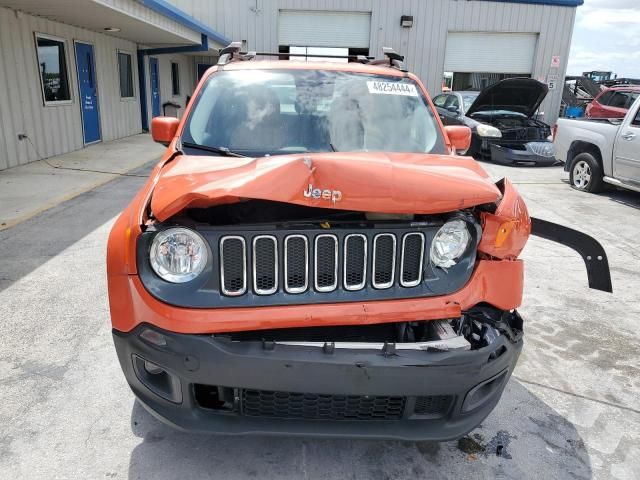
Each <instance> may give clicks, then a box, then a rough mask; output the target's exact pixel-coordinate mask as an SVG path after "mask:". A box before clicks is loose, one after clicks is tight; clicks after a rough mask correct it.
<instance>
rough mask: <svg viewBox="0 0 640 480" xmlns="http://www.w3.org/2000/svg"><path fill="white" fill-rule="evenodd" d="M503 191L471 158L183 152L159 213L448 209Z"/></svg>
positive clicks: (159, 193) (163, 180) (163, 176)
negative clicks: (230, 208) (253, 206)
mask: <svg viewBox="0 0 640 480" xmlns="http://www.w3.org/2000/svg"><path fill="white" fill-rule="evenodd" d="M500 198H501V192H500V190H499V189H498V188H497V187H496V185H494V184H493V182H492V181H491V180H490V178H489V176H488V175H487V173H486V172H485V171H484V170H483V169H482V167H481V166H480V165H479V164H478V163H476V162H475V161H474V160H473V159H472V158H466V157H454V156H449V155H431V154H414V153H385V152H362V153H360V152H357V153H353V152H349V153H346V152H335V153H312V154H304V155H301V154H296V155H278V156H270V157H262V158H236V157H214V156H187V155H185V156H179V157H177V158H175V159H174V160H173V161H172V162H170V163H169V164H167V165H165V166H164V167H163V169H162V171H161V172H160V176H159V178H158V181H157V183H156V186H155V188H154V191H153V196H152V199H151V211H152V212H153V215H154V216H155V218H156V219H158V220H159V221H165V220H167V219H169V218H171V217H172V216H174V215H176V214H177V213H179V212H181V211H183V210H185V209H187V208H204V207H210V206H214V205H222V204H229V203H235V202H239V201H242V200H245V199H255V200H271V201H277V202H285V203H292V204H297V205H303V206H309V207H323V208H334V209H339V210H353V211H363V212H377V213H413V214H432V213H445V212H451V211H455V210H459V209H463V208H469V207H473V206H476V205H482V204H487V203H495V202H497V201H498V200H499V199H500Z"/></svg>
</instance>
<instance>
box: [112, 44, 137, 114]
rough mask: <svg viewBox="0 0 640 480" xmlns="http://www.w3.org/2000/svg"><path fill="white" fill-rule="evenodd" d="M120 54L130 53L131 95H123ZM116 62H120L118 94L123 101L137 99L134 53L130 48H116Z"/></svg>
mask: <svg viewBox="0 0 640 480" xmlns="http://www.w3.org/2000/svg"><path fill="white" fill-rule="evenodd" d="M120 54H123V55H129V58H130V59H131V96H130V97H123V96H122V85H121V84H120V80H121V75H120ZM116 63H117V64H118V95H119V96H120V101H121V102H135V101H136V98H137V96H136V82H135V78H134V76H133V53H132V52H129V51H128V50H121V49H119V48H118V49H116Z"/></svg>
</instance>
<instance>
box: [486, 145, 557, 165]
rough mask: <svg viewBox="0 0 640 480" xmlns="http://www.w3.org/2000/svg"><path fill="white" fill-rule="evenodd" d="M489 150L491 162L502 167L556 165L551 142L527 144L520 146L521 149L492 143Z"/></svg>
mask: <svg viewBox="0 0 640 480" xmlns="http://www.w3.org/2000/svg"><path fill="white" fill-rule="evenodd" d="M489 148H490V152H491V160H492V161H493V162H495V163H500V164H503V165H529V166H551V165H556V164H557V163H558V160H557V159H556V157H555V156H554V151H553V144H552V143H551V142H529V143H525V144H524V145H522V149H520V148H509V147H506V146H502V145H497V144H495V143H492V144H489Z"/></svg>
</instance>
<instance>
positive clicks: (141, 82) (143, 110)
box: [138, 33, 209, 132]
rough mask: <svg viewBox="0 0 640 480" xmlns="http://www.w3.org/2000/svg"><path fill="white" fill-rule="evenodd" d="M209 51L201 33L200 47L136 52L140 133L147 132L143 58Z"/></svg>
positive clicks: (185, 46)
mask: <svg viewBox="0 0 640 480" xmlns="http://www.w3.org/2000/svg"><path fill="white" fill-rule="evenodd" d="M208 50H209V38H208V37H207V35H205V34H204V33H202V34H201V35H200V45H184V46H180V47H164V48H147V49H139V50H138V83H139V87H140V119H141V121H142V131H143V132H148V131H149V121H148V119H147V74H146V69H145V68H144V57H145V56H147V55H162V54H166V53H185V52H206V51H208Z"/></svg>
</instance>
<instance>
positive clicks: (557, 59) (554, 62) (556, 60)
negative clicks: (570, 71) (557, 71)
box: [551, 55, 560, 68]
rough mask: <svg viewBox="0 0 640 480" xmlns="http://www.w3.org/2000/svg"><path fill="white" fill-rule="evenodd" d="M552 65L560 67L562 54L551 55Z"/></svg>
mask: <svg viewBox="0 0 640 480" xmlns="http://www.w3.org/2000/svg"><path fill="white" fill-rule="evenodd" d="M551 66H552V67H553V68H560V55H554V56H553V57H551Z"/></svg>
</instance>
